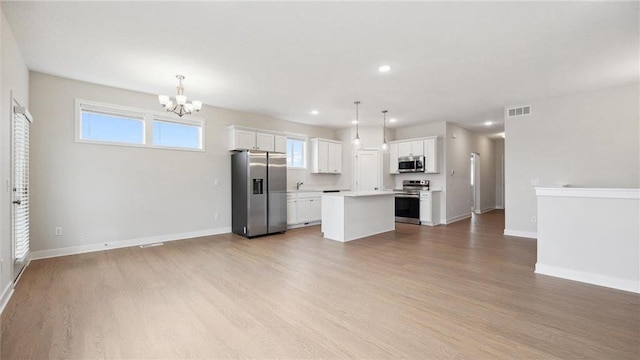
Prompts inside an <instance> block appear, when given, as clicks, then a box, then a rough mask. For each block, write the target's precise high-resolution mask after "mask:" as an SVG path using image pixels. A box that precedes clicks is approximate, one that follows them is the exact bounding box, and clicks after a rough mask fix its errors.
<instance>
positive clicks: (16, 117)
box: [11, 100, 33, 281]
mask: <svg viewBox="0 0 640 360" xmlns="http://www.w3.org/2000/svg"><path fill="white" fill-rule="evenodd" d="M32 121H33V119H32V117H31V114H29V111H28V110H27V109H26V108H25V107H21V106H20V104H18V103H17V102H16V101H15V100H14V106H13V122H12V129H11V189H12V209H11V238H12V247H13V253H12V258H13V279H14V281H17V280H18V278H19V277H20V275H21V274H22V271H23V270H24V268H25V266H26V265H27V264H28V260H29V127H30V126H31V123H32Z"/></svg>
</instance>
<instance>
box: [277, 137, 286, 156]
mask: <svg viewBox="0 0 640 360" xmlns="http://www.w3.org/2000/svg"><path fill="white" fill-rule="evenodd" d="M274 151H275V152H277V153H286V152H287V137H286V136H282V135H276V136H275V150H274Z"/></svg>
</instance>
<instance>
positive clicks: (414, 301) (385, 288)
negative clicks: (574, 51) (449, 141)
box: [1, 211, 640, 359]
mask: <svg viewBox="0 0 640 360" xmlns="http://www.w3.org/2000/svg"><path fill="white" fill-rule="evenodd" d="M503 228H504V213H503V212H501V211H493V212H490V213H487V214H484V215H480V216H477V217H474V218H473V219H470V220H464V221H460V222H457V223H455V224H452V225H449V226H438V227H435V228H429V227H419V226H415V225H406V224H397V229H396V231H395V232H389V233H384V234H380V235H377V236H373V237H370V238H366V239H362V240H357V241H353V242H350V243H346V244H343V243H339V242H334V241H330V240H324V239H322V237H321V236H320V229H319V227H317V226H315V227H309V228H302V229H295V230H291V231H288V232H287V233H286V234H284V235H276V236H269V237H263V238H257V239H253V240H247V239H244V238H242V237H239V236H236V235H231V234H227V235H219V236H211V237H205V238H198V239H192V240H185V241H176V242H171V243H166V244H165V245H164V246H161V247H152V248H146V249H141V248H137V247H135V248H127V249H119V250H112V251H104V252H97V253H90V254H83V255H75V256H67V257H60V258H53V259H46V260H38V261H33V262H32V263H31V265H30V266H29V267H28V268H27V270H26V271H25V273H24V275H23V277H22V279H21V280H20V282H19V284H18V286H17V287H16V291H15V294H14V296H13V298H12V299H11V301H10V303H9V304H8V306H7V308H6V309H5V311H4V313H3V315H2V319H1V320H2V327H1V328H2V343H1V351H2V359H12V358H38V359H45V358H196V357H197V358H238V357H243V358H420V359H425V358H429V359H431V358H434V359H435V358H438V359H440V358H472V359H485V358H509V359H513V358H519V359H520V358H527V359H530V358H536V359H540V358H567V359H588V358H594V359H638V358H639V357H640V340H639V338H640V296H639V295H637V294H632V293H628V292H623V291H617V290H612V289H607V288H603V287H598V286H592V285H587V284H582V283H578V282H572V281H567V280H561V279H557V278H552V277H548V276H543V275H536V274H534V272H533V269H534V265H535V260H536V242H535V240H530V239H521V238H515V237H505V236H502V235H501V233H502V230H503Z"/></svg>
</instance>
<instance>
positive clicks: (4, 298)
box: [0, 281, 13, 314]
mask: <svg viewBox="0 0 640 360" xmlns="http://www.w3.org/2000/svg"><path fill="white" fill-rule="evenodd" d="M11 296H13V282H12V281H10V282H9V283H8V284H7V287H5V288H4V290H3V291H2V295H1V296H0V314H2V313H3V312H4V308H5V307H6V306H7V304H8V303H9V300H11Z"/></svg>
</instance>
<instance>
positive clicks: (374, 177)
mask: <svg viewBox="0 0 640 360" xmlns="http://www.w3.org/2000/svg"><path fill="white" fill-rule="evenodd" d="M380 175H381V173H380V154H379V151H378V150H358V151H357V152H356V184H355V185H356V186H355V189H356V191H376V190H379V189H380Z"/></svg>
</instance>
